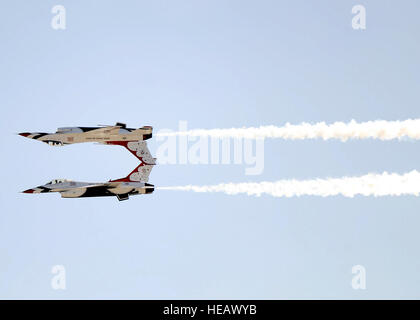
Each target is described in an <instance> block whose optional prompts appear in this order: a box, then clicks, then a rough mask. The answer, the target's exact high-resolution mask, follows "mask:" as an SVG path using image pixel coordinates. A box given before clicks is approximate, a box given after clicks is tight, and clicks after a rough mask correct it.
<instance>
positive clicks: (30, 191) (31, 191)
mask: <svg viewBox="0 0 420 320" xmlns="http://www.w3.org/2000/svg"><path fill="white" fill-rule="evenodd" d="M34 191H35V190H34V189H28V190H25V191H22V193H34Z"/></svg>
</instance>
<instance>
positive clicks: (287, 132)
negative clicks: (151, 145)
mask: <svg viewBox="0 0 420 320" xmlns="http://www.w3.org/2000/svg"><path fill="white" fill-rule="evenodd" d="M157 136H211V137H215V138H225V137H231V138H247V139H256V138H280V139H287V140H302V139H324V140H329V139H339V140H341V141H346V140H348V139H380V140H392V139H401V138H404V137H406V138H412V139H420V119H413V120H411V119H409V120H404V121H385V120H375V121H368V122H361V123H358V122H356V121H355V120H352V121H350V122H348V123H344V122H334V123H332V124H326V123H325V122H318V123H315V124H310V123H305V122H304V123H301V124H298V125H291V124H290V123H286V125H284V126H283V127H277V126H261V127H258V128H254V127H250V128H245V127H244V128H231V129H208V130H207V129H195V130H188V131H178V132H169V133H157Z"/></svg>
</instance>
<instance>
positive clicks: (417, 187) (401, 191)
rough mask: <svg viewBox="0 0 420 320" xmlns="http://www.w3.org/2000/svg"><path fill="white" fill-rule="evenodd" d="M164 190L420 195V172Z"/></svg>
mask: <svg viewBox="0 0 420 320" xmlns="http://www.w3.org/2000/svg"><path fill="white" fill-rule="evenodd" d="M158 189H161V190H178V191H194V192H223V193H225V194H229V195H236V194H247V195H248V196H257V197H259V196H261V195H262V194H267V195H271V196H273V197H287V198H289V197H299V196H304V195H308V196H321V197H328V196H336V195H342V196H344V197H349V198H352V197H354V196H356V195H363V196H375V197H381V196H402V195H414V196H418V195H419V194H420V173H419V172H417V171H415V170H414V171H411V172H408V173H405V174H403V175H399V174H396V173H387V172H384V173H382V174H367V175H364V176H360V177H343V178H328V179H313V180H301V181H299V180H279V181H275V182H257V183H252V182H250V183H222V184H217V185H210V186H195V185H187V186H174V187H159V188H158Z"/></svg>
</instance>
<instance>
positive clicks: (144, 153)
mask: <svg viewBox="0 0 420 320" xmlns="http://www.w3.org/2000/svg"><path fill="white" fill-rule="evenodd" d="M106 144H114V145H119V146H123V147H125V148H126V149H127V150H128V151H130V152H131V153H132V154H134V156H135V157H136V158H137V159H139V160H140V161H141V162H143V163H144V164H150V165H154V164H156V159H155V158H153V157H152V154H151V153H150V151H149V148H148V147H147V143H146V142H145V141H107V142H106Z"/></svg>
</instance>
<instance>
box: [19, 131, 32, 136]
mask: <svg viewBox="0 0 420 320" xmlns="http://www.w3.org/2000/svg"><path fill="white" fill-rule="evenodd" d="M30 134H31V133H30V132H21V133H19V135H20V136H22V137H27V136H29V135H30Z"/></svg>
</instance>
